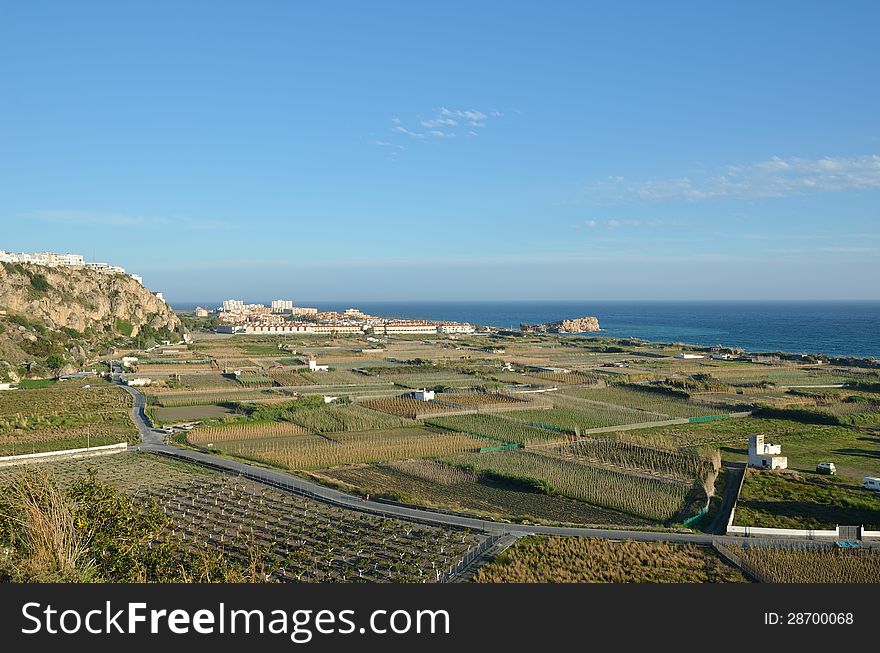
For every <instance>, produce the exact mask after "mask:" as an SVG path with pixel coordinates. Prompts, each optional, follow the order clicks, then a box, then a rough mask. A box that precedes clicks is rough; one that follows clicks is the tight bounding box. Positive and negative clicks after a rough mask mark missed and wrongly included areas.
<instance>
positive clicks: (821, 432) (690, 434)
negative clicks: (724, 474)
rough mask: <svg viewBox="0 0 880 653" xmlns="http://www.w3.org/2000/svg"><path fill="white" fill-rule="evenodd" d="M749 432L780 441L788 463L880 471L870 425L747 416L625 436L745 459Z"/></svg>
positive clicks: (879, 447)
mask: <svg viewBox="0 0 880 653" xmlns="http://www.w3.org/2000/svg"><path fill="white" fill-rule="evenodd" d="M750 433H763V434H764V435H765V437H766V441H767V442H773V443H779V444H781V445H782V454H783V455H784V456H787V457H788V466H789V469H794V470H796V471H798V472H801V473H804V474H811V473H815V470H816V464H817V463H819V462H822V461H829V460H830V461H833V462H834V463H835V464H836V465H837V473H838V475H839V476H841V477H848V478H850V479H852V480H853V481H854V480H859V481H861V478H862V477H863V476H877V475H880V464H878V462H877V460H878V459H880V435H878V434H877V432H876V430H870V429H855V428H849V427H843V426H831V425H825V424H804V423H800V422H795V421H792V420H785V419H763V418H755V417H746V418H739V419H726V420H721V421H717V422H707V423H697V424H674V425H671V426H660V427H652V428H647V429H642V430H638V431H628V432H627V433H626V434H625V435H624V434H621V435H620V437H622V438H624V439H626V440H628V441H631V442H636V443H640V444H645V445H646V446H656V447H661V448H668V449H674V448H684V449H695V448H698V447H701V446H706V445H709V446H712V447H719V448H720V449H721V455H722V458H723V459H724V460H730V461H740V462H742V461H745V460H746V459H747V458H748V436H749V434H750Z"/></svg>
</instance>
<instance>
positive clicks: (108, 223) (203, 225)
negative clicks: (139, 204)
mask: <svg viewBox="0 0 880 653" xmlns="http://www.w3.org/2000/svg"><path fill="white" fill-rule="evenodd" d="M24 217H25V218H27V219H30V220H37V221H40V222H48V223H51V224H58V225H70V226H82V227H171V226H174V227H183V228H186V229H197V230H227V229H235V228H236V225H234V224H232V223H231V222H226V221H225V220H200V219H193V218H187V217H181V218H168V217H158V216H140V215H128V214H123V213H101V212H94V211H83V210H63V209H62V210H54V209H53V210H45V211H31V212H30V213H27V214H25V216H24Z"/></svg>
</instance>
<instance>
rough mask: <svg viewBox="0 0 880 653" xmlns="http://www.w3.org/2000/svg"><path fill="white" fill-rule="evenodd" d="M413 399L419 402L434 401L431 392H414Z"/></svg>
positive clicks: (422, 390)
mask: <svg viewBox="0 0 880 653" xmlns="http://www.w3.org/2000/svg"><path fill="white" fill-rule="evenodd" d="M413 398H414V399H418V400H419V401H434V391H433V390H425V389H421V390H416V391H415V392H413Z"/></svg>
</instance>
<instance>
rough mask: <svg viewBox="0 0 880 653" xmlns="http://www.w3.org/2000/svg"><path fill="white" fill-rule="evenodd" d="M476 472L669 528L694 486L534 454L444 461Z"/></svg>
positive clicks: (519, 452)
mask: <svg viewBox="0 0 880 653" xmlns="http://www.w3.org/2000/svg"><path fill="white" fill-rule="evenodd" d="M444 460H445V461H447V462H449V463H450V464H453V465H458V466H461V467H464V468H466V469H471V470H473V471H476V472H489V473H492V474H496V475H498V476H502V477H506V478H510V479H517V480H520V481H522V482H523V483H525V484H527V485H531V486H533V487H535V488H536V489H540V490H541V491H544V492H546V493H547V494H560V495H562V496H566V497H569V498H572V499H578V500H580V501H586V502H587V503H592V504H594V505H597V506H600V507H602V508H607V509H609V510H615V511H619V512H626V513H629V514H631V515H635V516H637V517H643V518H645V519H650V520H654V521H658V522H665V521H668V520H670V519H672V518H673V517H675V516H676V515H678V514H679V512H680V511H681V510H682V509H683V507H684V505H685V501H686V499H687V498H688V494H689V491H690V490H691V485H690V484H685V483H678V482H673V481H668V480H665V479H660V478H652V477H649V476H643V475H637V474H630V473H625V472H621V471H618V470H613V469H608V468H605V467H600V466H598V465H588V464H585V463H581V462H579V461H575V460H566V459H562V458H556V457H551V456H544V455H540V454H537V453H532V452H531V451H525V450H517V451H498V452H488V453H477V454H474V453H468V454H459V455H457V456H449V457H447V458H445V459H444Z"/></svg>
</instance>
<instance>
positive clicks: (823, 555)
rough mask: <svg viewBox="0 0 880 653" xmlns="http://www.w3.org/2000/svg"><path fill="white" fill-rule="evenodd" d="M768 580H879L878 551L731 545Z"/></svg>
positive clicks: (825, 581) (796, 581)
mask: <svg viewBox="0 0 880 653" xmlns="http://www.w3.org/2000/svg"><path fill="white" fill-rule="evenodd" d="M733 550H734V551H735V553H736V554H737V555H738V556H739V557H740V558H741V559H742V560H743V562H744V563H745V564H746V565H748V566H750V567H751V568H753V569H755V570H757V571H758V573H759V577H760V578H761V580H764V581H766V582H771V583H880V551H877V550H876V549H859V550H840V549H835V548H830V547H829V548H821V549H820V548H817V547H804V548H802V549H799V548H794V547H769V546H768V547H764V546H762V547H757V546H756V547H748V548H744V547H735V548H734V549H733Z"/></svg>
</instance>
